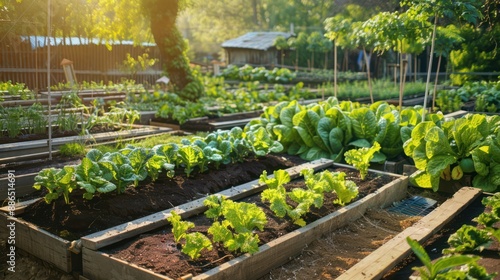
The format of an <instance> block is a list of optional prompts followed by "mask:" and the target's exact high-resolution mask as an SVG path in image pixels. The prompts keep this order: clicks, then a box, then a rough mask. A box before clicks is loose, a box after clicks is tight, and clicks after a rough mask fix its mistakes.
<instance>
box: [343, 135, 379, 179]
mask: <svg viewBox="0 0 500 280" xmlns="http://www.w3.org/2000/svg"><path fill="white" fill-rule="evenodd" d="M379 150H380V144H379V143H378V142H374V143H373V146H372V147H371V148H359V149H352V150H349V151H347V152H345V154H344V157H345V161H346V162H347V163H348V164H351V165H352V166H354V167H355V168H356V169H357V170H359V175H360V177H361V180H365V178H366V175H368V168H369V167H370V161H371V160H372V159H373V157H374V155H375V153H376V152H377V151H379Z"/></svg>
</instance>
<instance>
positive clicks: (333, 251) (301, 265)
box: [260, 209, 421, 280]
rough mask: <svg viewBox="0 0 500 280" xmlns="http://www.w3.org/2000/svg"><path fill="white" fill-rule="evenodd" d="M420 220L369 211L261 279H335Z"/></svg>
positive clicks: (316, 241) (380, 211)
mask: <svg viewBox="0 0 500 280" xmlns="http://www.w3.org/2000/svg"><path fill="white" fill-rule="evenodd" d="M420 218H421V217H420V216H407V215H403V214H397V213H390V212H387V211H385V210H383V209H371V210H368V211H367V212H366V213H365V215H363V217H362V218H360V219H358V220H356V221H354V222H352V223H350V224H349V225H347V226H345V227H342V228H339V229H337V230H335V231H333V232H331V233H329V234H327V235H325V236H324V237H322V238H320V239H317V240H315V241H314V242H312V243H311V244H310V245H309V246H307V247H306V248H304V249H303V250H302V253H301V254H300V255H298V256H295V257H293V259H291V260H290V262H288V263H286V264H285V265H283V266H281V267H278V268H275V269H273V270H271V271H270V272H269V273H268V274H267V275H266V276H264V277H262V278H260V280H278V279H279V280H285V279H335V278H337V277H339V276H340V275H341V274H342V273H344V272H345V271H347V270H348V269H349V268H351V267H352V266H354V265H355V264H356V263H358V262H359V261H360V260H362V259H363V258H365V257H366V256H368V255H369V254H370V253H371V252H373V251H375V250H376V249H377V248H379V247H380V246H382V245H383V244H384V243H386V242H387V241H389V240H391V238H393V237H394V236H396V235H397V234H398V233H400V232H401V231H403V230H404V229H406V228H407V227H410V226H412V225H413V224H414V223H415V222H417V221H418V220H420ZM401 279H403V278H401ZM406 279H408V278H406Z"/></svg>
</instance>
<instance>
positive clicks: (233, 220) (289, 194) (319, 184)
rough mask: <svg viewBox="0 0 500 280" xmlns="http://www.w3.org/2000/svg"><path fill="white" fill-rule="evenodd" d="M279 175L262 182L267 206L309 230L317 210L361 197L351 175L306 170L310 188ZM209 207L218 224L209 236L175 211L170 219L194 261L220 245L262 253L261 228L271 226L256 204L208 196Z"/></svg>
mask: <svg viewBox="0 0 500 280" xmlns="http://www.w3.org/2000/svg"><path fill="white" fill-rule="evenodd" d="M273 175H274V177H268V176H267V172H266V171H264V172H263V173H262V174H261V176H260V180H259V183H261V184H266V185H267V189H265V190H264V191H263V192H262V193H261V194H260V199H261V201H262V202H263V203H267V204H268V205H269V209H270V210H271V211H272V214H269V215H274V216H276V217H278V218H283V219H286V220H288V221H290V222H293V223H294V224H296V225H298V226H305V225H306V221H305V220H304V219H305V216H306V214H307V213H309V212H310V211H311V208H312V207H315V208H321V207H322V206H323V205H324V204H325V203H333V204H336V205H344V204H346V203H349V202H351V201H352V200H353V199H354V198H355V197H356V196H357V195H358V192H359V190H358V187H357V185H356V183H354V182H353V181H350V180H346V179H345V178H346V173H344V172H332V171H329V170H323V171H321V172H317V173H315V172H314V170H313V169H303V170H301V175H302V176H303V177H304V182H305V187H304V188H302V187H295V188H292V189H290V188H288V189H287V188H286V187H285V186H286V184H287V183H289V182H290V180H291V177H290V174H289V173H288V172H287V171H286V170H281V169H280V170H275V171H274V174H273ZM326 194H334V196H333V197H335V199H333V200H331V201H328V202H327V201H325V200H326ZM203 204H204V205H205V206H207V207H208V210H207V211H205V216H206V217H207V218H208V219H212V220H213V223H212V225H211V226H210V227H209V228H208V231H207V232H208V235H209V236H210V237H211V238H209V236H207V235H205V234H203V233H201V232H199V231H190V229H192V228H194V227H195V224H194V223H192V222H189V221H182V220H181V216H180V215H179V214H177V213H176V212H175V211H172V212H171V213H170V214H171V216H169V217H168V218H167V220H168V221H169V222H170V223H171V224H172V233H173V234H174V239H175V242H177V243H179V244H180V246H181V247H182V252H183V253H185V254H187V255H189V256H190V257H191V258H192V259H197V258H199V257H200V256H201V253H202V251H211V250H213V249H214V247H215V246H213V244H214V243H218V244H221V245H222V246H223V247H225V248H226V249H228V250H229V251H231V252H243V253H255V252H257V251H258V250H259V244H260V239H259V235H258V234H257V233H256V230H260V231H263V230H264V227H265V226H266V224H267V222H268V218H269V217H268V215H266V213H265V212H264V210H263V209H262V208H261V207H259V206H257V204H255V203H247V202H234V201H232V200H229V199H227V198H226V197H224V196H217V195H211V196H208V197H207V198H206V199H205V200H204V202H203Z"/></svg>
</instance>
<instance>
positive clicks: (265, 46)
mask: <svg viewBox="0 0 500 280" xmlns="http://www.w3.org/2000/svg"><path fill="white" fill-rule="evenodd" d="M293 35H294V34H293V33H287V32H249V33H246V34H245V35H243V36H240V37H238V38H235V39H231V40H228V41H226V42H224V43H222V48H223V49H224V50H225V52H226V58H227V63H228V64H236V65H243V64H256V65H273V64H277V63H278V50H277V49H276V48H275V47H274V46H273V44H274V40H275V39H276V38H277V37H279V36H283V37H285V39H288V38H290V37H292V36H293Z"/></svg>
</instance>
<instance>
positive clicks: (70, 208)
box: [22, 155, 304, 240]
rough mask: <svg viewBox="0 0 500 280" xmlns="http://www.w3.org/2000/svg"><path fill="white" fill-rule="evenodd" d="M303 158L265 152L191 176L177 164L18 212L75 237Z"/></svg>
mask: <svg viewBox="0 0 500 280" xmlns="http://www.w3.org/2000/svg"><path fill="white" fill-rule="evenodd" d="M303 162H304V161H303V160H301V159H300V158H298V157H291V156H285V155H268V156H266V157H262V158H250V159H247V160H245V161H244V162H242V163H235V164H229V165H223V166H221V167H220V169H218V170H210V171H209V172H206V173H195V172H193V174H192V175H191V177H189V178H187V177H186V176H185V175H184V174H182V172H181V170H177V171H176V174H178V175H176V176H175V177H174V178H171V179H170V178H167V177H166V176H160V177H161V178H159V179H158V180H157V181H156V182H146V181H145V182H144V183H143V184H141V185H140V186H139V187H137V188H134V187H129V188H127V190H126V191H125V193H124V194H105V195H102V196H100V197H94V199H92V200H90V201H88V200H83V199H82V194H83V192H82V191H81V190H76V191H74V192H73V193H72V194H71V203H70V204H65V203H64V200H63V199H59V200H57V201H56V202H55V203H53V204H51V205H48V204H46V203H45V202H44V201H39V202H37V203H35V204H33V205H31V206H29V207H28V208H27V209H26V211H25V214H23V216H22V218H23V219H25V220H27V221H29V222H32V223H33V224H35V225H37V226H39V227H41V228H43V229H46V230H48V231H49V232H52V233H54V234H57V235H60V236H61V237H63V238H66V239H68V240H73V239H77V238H80V237H81V236H84V235H88V234H90V233H93V232H97V231H100V230H104V229H106V228H109V227H112V226H116V225H119V224H122V223H125V222H128V221H131V220H134V219H137V218H140V217H143V216H147V215H149V214H152V213H155V212H159V211H162V210H165V209H169V208H172V207H174V206H177V205H180V204H183V203H186V202H188V201H191V200H193V199H197V198H200V197H203V196H206V195H207V194H212V193H216V192H219V191H222V190H224V189H227V188H230V187H233V186H237V185H240V184H243V183H246V182H249V181H252V180H255V179H258V178H259V176H260V174H262V171H264V170H266V171H267V172H268V173H269V174H272V172H273V171H274V170H276V169H285V168H288V167H292V166H295V165H298V164H300V163H303ZM39 195H42V194H41V193H40V192H39Z"/></svg>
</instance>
